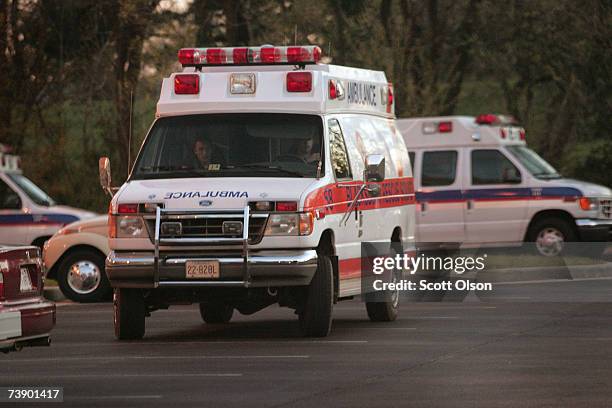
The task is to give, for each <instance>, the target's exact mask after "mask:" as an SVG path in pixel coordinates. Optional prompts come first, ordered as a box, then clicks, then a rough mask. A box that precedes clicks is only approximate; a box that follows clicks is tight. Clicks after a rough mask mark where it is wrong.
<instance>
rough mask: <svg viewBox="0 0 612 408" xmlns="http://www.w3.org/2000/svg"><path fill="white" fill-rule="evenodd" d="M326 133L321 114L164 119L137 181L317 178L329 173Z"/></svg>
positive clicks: (150, 138) (135, 174)
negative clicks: (325, 158)
mask: <svg viewBox="0 0 612 408" xmlns="http://www.w3.org/2000/svg"><path fill="white" fill-rule="evenodd" d="M322 129H323V128H322V119H321V117H319V116H315V115H293V114H285V113H283V114H272V113H239V114H238V113H231V114H207V115H189V116H175V117H169V118H162V119H159V120H158V121H157V122H156V123H155V125H154V126H153V128H152V130H151V132H150V133H149V136H148V137H147V140H146V141H145V144H144V146H143V148H142V150H141V152H140V155H139V156H138V159H137V161H136V164H135V166H134V170H133V172H132V177H131V178H132V179H151V178H180V177H311V178H314V177H317V175H318V172H319V171H320V172H321V173H320V174H322V172H323V162H322V157H323V154H322V149H321V146H322V143H321V141H322V139H321V138H322V135H323V131H322Z"/></svg>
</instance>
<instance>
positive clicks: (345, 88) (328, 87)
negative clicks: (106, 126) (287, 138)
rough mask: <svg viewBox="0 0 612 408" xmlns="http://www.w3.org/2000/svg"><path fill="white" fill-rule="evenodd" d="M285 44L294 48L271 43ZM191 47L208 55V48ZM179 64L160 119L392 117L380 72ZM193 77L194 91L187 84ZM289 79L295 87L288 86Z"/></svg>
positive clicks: (164, 91)
mask: <svg viewBox="0 0 612 408" xmlns="http://www.w3.org/2000/svg"><path fill="white" fill-rule="evenodd" d="M262 48H263V47H262ZM287 48H296V47H275V49H279V50H285V49H287ZM297 48H299V47H297ZM302 48H308V47H302ZM317 48H318V47H317ZM251 49H254V48H250V49H249V50H251ZM195 50H196V51H197V50H201V51H202V52H203V53H204V52H206V50H208V54H209V55H210V54H211V51H210V50H211V49H195ZM215 50H229V51H227V52H228V53H231V50H232V49H231V48H226V49H215ZM181 51H183V50H181ZM192 52H193V50H192ZM283 52H284V51H283ZM180 57H181V54H180V52H179V59H180ZM183 64H184V65H186V66H185V67H184V68H183V70H182V71H181V72H176V73H173V74H171V75H170V76H169V77H168V78H164V80H163V83H162V88H161V94H160V98H159V102H158V103H157V116H158V117H163V116H172V115H189V114H198V113H237V112H240V113H242V112H279V113H280V112H282V113H305V114H326V113H361V114H370V115H377V116H383V117H388V118H393V117H394V115H395V113H394V104H393V102H392V101H393V93H392V92H393V91H392V87H391V85H390V84H389V83H388V82H387V78H386V76H385V73H384V72H381V71H372V70H368V69H361V68H352V67H345V66H338V65H328V64H319V63H305V64H288V63H287V62H284V63H277V64H263V63H258V64H251V65H234V64H226V65H219V64H214V65H206V64H199V65H189V64H185V63H183ZM300 73H301V74H300ZM186 76H187V77H186ZM190 77H191V78H190ZM193 77H197V78H193ZM196 81H197V85H194V87H197V89H195V88H194V87H190V86H191V85H190V84H193V82H196ZM296 81H297V82H296ZM182 82H185V83H187V82H188V84H187V87H188V88H189V89H188V90H187V92H190V94H177V91H178V92H179V93H180V92H182V90H181V89H179V88H177V87H180V86H181V83H182ZM290 82H291V86H294V85H295V86H297V87H298V88H297V89H298V90H297V91H296V88H293V89H289V88H290V84H289V83H290ZM308 82H309V84H308ZM301 86H305V88H300V87H301ZM304 89H306V90H304ZM308 89H309V90H308Z"/></svg>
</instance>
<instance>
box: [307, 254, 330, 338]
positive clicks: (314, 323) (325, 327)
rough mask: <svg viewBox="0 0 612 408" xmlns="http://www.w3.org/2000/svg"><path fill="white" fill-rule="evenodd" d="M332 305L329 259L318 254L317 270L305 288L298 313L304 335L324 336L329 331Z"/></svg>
mask: <svg viewBox="0 0 612 408" xmlns="http://www.w3.org/2000/svg"><path fill="white" fill-rule="evenodd" d="M333 307H334V271H333V266H332V262H331V259H330V258H329V257H328V256H325V255H319V260H318V266H317V271H316V273H315V275H314V276H313V278H312V281H311V282H310V285H309V286H308V288H307V289H306V297H305V300H304V304H303V308H302V311H301V313H300V314H299V318H300V330H301V331H302V334H303V335H304V336H308V337H325V336H327V335H328V334H329V332H330V331H331V324H332V310H333Z"/></svg>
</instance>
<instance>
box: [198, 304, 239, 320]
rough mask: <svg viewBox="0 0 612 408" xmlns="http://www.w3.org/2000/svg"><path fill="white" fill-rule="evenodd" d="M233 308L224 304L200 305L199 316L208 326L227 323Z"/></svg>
mask: <svg viewBox="0 0 612 408" xmlns="http://www.w3.org/2000/svg"><path fill="white" fill-rule="evenodd" d="M233 314H234V307H233V306H231V305H228V304H226V303H218V302H215V303H200V316H202V320H204V322H206V323H208V324H219V323H229V321H230V320H232V315H233Z"/></svg>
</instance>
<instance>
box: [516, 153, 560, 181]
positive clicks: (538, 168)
mask: <svg viewBox="0 0 612 408" xmlns="http://www.w3.org/2000/svg"><path fill="white" fill-rule="evenodd" d="M506 149H508V151H509V152H510V153H512V155H513V156H514V157H516V158H517V159H518V161H520V162H521V164H522V165H523V166H525V168H526V169H527V170H528V171H529V172H530V173H531V174H532V175H533V176H534V177H537V178H539V179H553V178H561V175H560V174H559V173H557V170H555V169H554V167H553V166H551V165H550V164H548V163H547V162H546V160H544V159H543V158H541V157H540V156H539V155H538V154H537V153H536V152H534V151H533V150H531V149H530V148H528V147H526V146H506Z"/></svg>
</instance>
